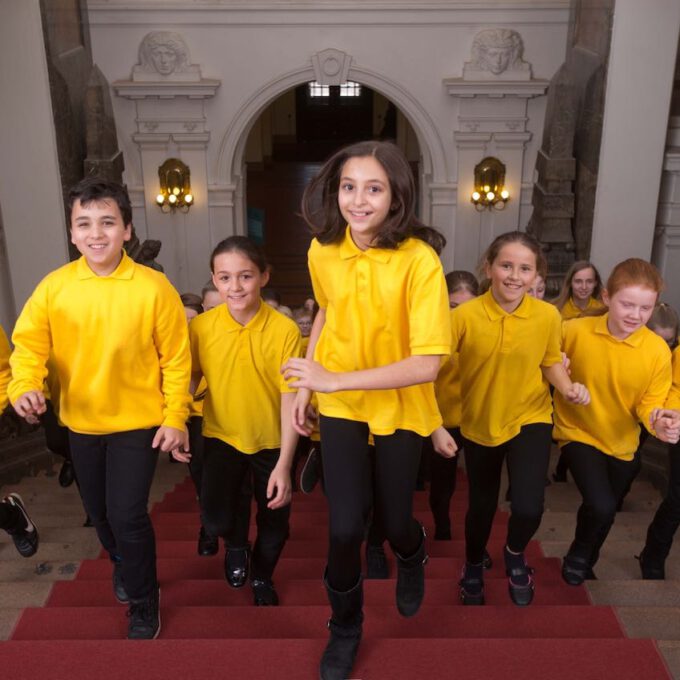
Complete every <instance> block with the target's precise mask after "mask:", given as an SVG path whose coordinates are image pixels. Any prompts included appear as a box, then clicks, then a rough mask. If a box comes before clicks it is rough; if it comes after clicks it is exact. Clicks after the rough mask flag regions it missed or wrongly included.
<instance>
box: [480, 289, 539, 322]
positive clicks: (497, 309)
mask: <svg viewBox="0 0 680 680" xmlns="http://www.w3.org/2000/svg"><path fill="white" fill-rule="evenodd" d="M480 299H481V301H482V305H483V306H484V309H485V310H486V313H487V314H488V316H489V319H490V320H491V321H498V319H501V318H503V317H504V316H517V317H519V318H520V319H528V318H529V314H530V310H529V307H530V306H531V302H530V296H529V295H527V294H526V293H525V294H524V297H523V298H522V302H520V303H519V306H518V307H517V309H516V310H515V311H514V312H506V311H505V310H504V309H503V308H502V307H501V306H500V305H499V304H498V302H496V299H495V298H494V296H493V294H492V293H491V290H490V289H489V290H487V291H486V293H484V295H482V297H481V298H480Z"/></svg>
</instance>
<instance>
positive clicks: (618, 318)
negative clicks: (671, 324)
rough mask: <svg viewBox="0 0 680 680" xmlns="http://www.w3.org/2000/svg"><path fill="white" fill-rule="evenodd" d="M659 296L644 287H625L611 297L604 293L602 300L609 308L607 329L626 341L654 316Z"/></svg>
mask: <svg viewBox="0 0 680 680" xmlns="http://www.w3.org/2000/svg"><path fill="white" fill-rule="evenodd" d="M658 296H659V294H658V293H657V292H656V291H655V290H652V289H651V288H646V287H643V286H625V287H624V288H621V289H620V290H618V291H616V293H614V295H612V296H610V295H609V293H608V292H607V291H606V290H603V291H602V300H603V301H604V303H605V304H606V305H607V306H608V307H609V316H608V318H607V328H608V329H609V332H610V333H611V334H612V335H613V336H614V337H615V338H618V339H619V340H625V339H626V338H627V337H628V336H629V335H631V334H632V333H635V331H636V330H638V329H639V328H642V326H644V325H645V324H646V323H647V322H648V321H649V318H650V317H651V316H652V312H653V311H654V305H655V304H656V300H657V298H658Z"/></svg>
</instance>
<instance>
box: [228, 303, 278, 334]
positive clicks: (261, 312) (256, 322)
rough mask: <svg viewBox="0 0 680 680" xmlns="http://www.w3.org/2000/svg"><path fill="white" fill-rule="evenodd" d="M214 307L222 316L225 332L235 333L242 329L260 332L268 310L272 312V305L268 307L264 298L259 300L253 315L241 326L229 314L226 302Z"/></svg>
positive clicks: (264, 323) (267, 316) (265, 321)
mask: <svg viewBox="0 0 680 680" xmlns="http://www.w3.org/2000/svg"><path fill="white" fill-rule="evenodd" d="M216 309H218V310H219V314H220V315H221V317H222V322H223V323H224V325H225V326H226V331H227V333H235V332H237V331H241V330H243V329H246V330H249V331H255V332H257V333H260V332H262V330H263V329H264V327H265V325H266V323H267V319H268V318H269V312H270V311H271V312H274V309H272V307H270V306H269V305H268V304H267V303H266V302H265V301H264V300H260V308H259V309H258V310H257V312H256V313H255V316H254V317H253V318H252V319H251V320H250V321H249V322H248V323H247V324H246V325H245V326H242V325H241V324H240V323H239V322H238V321H236V319H234V317H233V316H232V315H231V313H230V312H229V307H227V304H226V302H225V303H222V304H221V305H219V306H218V307H216Z"/></svg>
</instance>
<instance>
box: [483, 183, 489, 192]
mask: <svg viewBox="0 0 680 680" xmlns="http://www.w3.org/2000/svg"><path fill="white" fill-rule="evenodd" d="M488 191H491V187H490V186H489V185H488V184H485V185H484V192H485V193H486V192H488Z"/></svg>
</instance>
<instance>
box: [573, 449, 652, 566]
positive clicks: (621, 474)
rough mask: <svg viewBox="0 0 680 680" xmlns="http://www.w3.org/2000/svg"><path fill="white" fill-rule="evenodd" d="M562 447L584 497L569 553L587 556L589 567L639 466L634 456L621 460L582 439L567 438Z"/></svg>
mask: <svg viewBox="0 0 680 680" xmlns="http://www.w3.org/2000/svg"><path fill="white" fill-rule="evenodd" d="M562 450H563V451H564V453H565V454H566V455H567V460H568V463H569V469H570V470H571V474H572V476H573V477H574V481H575V482H576V486H577V487H578V490H579V491H580V492H581V496H582V497H583V502H582V503H581V506H580V507H579V509H578V515H577V518H576V533H575V536H574V541H573V543H572V544H571V547H570V548H569V554H568V557H577V558H579V559H581V560H586V561H587V562H588V564H589V565H590V566H591V567H592V566H594V565H595V563H596V562H597V560H598V558H599V556H600V548H601V547H602V544H603V543H604V542H605V539H606V538H607V535H608V534H609V530H610V529H611V526H612V524H614V518H615V517H616V508H617V506H618V504H619V501H620V500H621V498H623V496H624V495H625V494H626V492H627V490H628V489H629V488H630V485H631V483H632V482H633V480H634V479H635V477H636V476H637V474H638V472H639V470H640V466H639V464H638V462H637V461H636V460H635V459H633V460H630V461H628V460H621V459H620V458H615V457H614V456H610V455H607V454H606V453H602V451H599V450H598V449H596V448H595V447H594V446H590V445H589V444H582V443H581V442H569V443H568V444H566V445H565V446H564V447H563V448H562Z"/></svg>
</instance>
